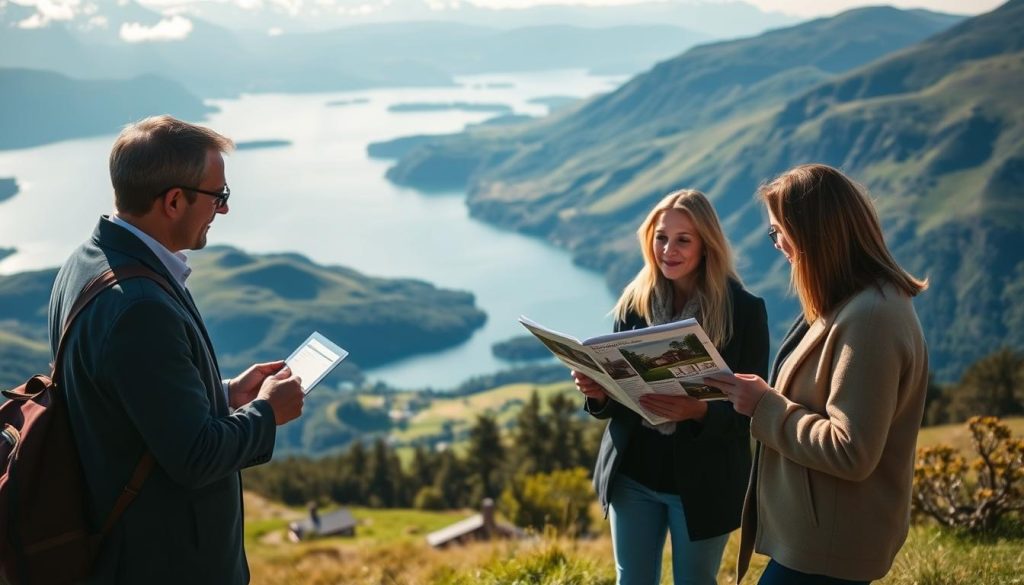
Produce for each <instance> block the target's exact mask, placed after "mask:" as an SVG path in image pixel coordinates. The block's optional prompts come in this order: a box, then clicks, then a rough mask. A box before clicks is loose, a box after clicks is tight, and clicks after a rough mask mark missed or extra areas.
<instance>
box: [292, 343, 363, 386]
mask: <svg viewBox="0 0 1024 585" xmlns="http://www.w3.org/2000/svg"><path fill="white" fill-rule="evenodd" d="M347 356H348V352H347V351H345V350H344V349H342V348H341V347H339V346H338V345H337V344H335V343H334V342H333V341H331V340H330V339H327V338H326V337H324V336H323V335H321V334H320V333H319V332H317V331H314V332H313V333H312V334H310V336H309V337H307V338H306V340H305V341H303V342H302V343H301V344H300V345H299V347H297V348H296V349H295V351H293V352H292V355H290V356H288V359H286V360H285V363H286V364H287V365H288V367H289V368H291V371H292V373H293V374H295V375H297V376H298V377H299V378H300V379H301V380H302V392H303V394H309V392H310V390H312V389H313V388H314V387H315V386H316V385H317V384H319V383H320V381H321V380H323V379H324V377H326V376H327V374H329V373H331V370H333V369H334V368H336V367H337V366H338V364H340V363H341V360H343V359H345V357H347Z"/></svg>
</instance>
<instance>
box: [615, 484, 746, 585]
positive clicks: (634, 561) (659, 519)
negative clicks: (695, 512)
mask: <svg viewBox="0 0 1024 585" xmlns="http://www.w3.org/2000/svg"><path fill="white" fill-rule="evenodd" d="M608 504H609V505H608V508H609V512H608V517H609V519H610V520H611V525H612V547H613V548H614V550H615V574H616V575H617V576H618V584H619V585H657V584H658V582H659V581H660V580H661V554H662V551H663V550H664V549H665V535H666V534H668V533H669V532H671V533H672V579H673V581H674V583H675V585H716V584H717V583H718V580H717V575H718V566H719V565H720V564H721V563H722V553H723V551H724V550H725V543H726V541H727V540H729V535H728V534H723V535H722V536H716V537H714V538H707V539H704V540H697V541H691V540H690V537H689V535H688V534H687V531H686V514H685V513H684V512H683V503H682V502H681V501H680V500H679V495H678V494H666V493H662V492H656V491H654V490H652V489H650V488H648V487H646V486H644V485H643V484H641V483H639V482H637V481H634V480H632V479H630V478H628V477H626V476H625V475H622V474H618V475H616V477H615V480H614V482H613V485H612V489H611V498H610V501H609V502H608Z"/></svg>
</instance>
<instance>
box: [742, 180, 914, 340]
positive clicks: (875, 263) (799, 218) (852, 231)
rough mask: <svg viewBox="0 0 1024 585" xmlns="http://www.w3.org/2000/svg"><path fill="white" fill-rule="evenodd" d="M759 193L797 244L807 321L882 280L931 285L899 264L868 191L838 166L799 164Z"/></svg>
mask: <svg viewBox="0 0 1024 585" xmlns="http://www.w3.org/2000/svg"><path fill="white" fill-rule="evenodd" d="M758 195H759V197H760V198H761V200H762V201H763V202H764V204H765V206H766V207H767V208H768V209H769V210H771V212H772V215H774V216H775V218H776V220H778V221H779V222H780V223H781V224H782V225H781V226H779V227H781V228H782V231H783V232H784V236H785V238H786V240H787V241H788V242H790V243H791V244H792V246H793V248H794V251H795V253H794V256H793V272H792V285H793V288H794V289H795V290H796V292H797V295H798V296H799V298H800V305H801V306H802V308H803V312H804V318H806V319H807V321H808V322H811V321H814V320H815V319H817V318H818V317H819V316H821V315H825V314H828V313H829V312H830V311H831V310H832V309H834V308H835V307H836V306H837V305H838V304H839V303H841V302H842V301H844V300H846V299H848V298H849V297H851V296H853V295H854V294H855V293H857V292H859V291H860V290H862V289H864V288H865V287H867V286H871V285H878V284H880V283H881V282H888V283H891V284H892V285H893V286H895V287H896V288H898V289H900V290H901V291H903V292H904V293H906V294H907V295H908V296H911V297H913V296H916V295H917V294H918V293H920V292H921V291H923V290H924V289H926V288H928V280H927V279H923V280H922V279H918V278H916V277H914V276H912V275H911V274H910V273H908V272H907V271H906V270H904V269H903V268H901V267H900V265H899V264H897V263H896V260H895V259H894V258H893V256H892V253H891V252H890V251H889V248H888V247H887V246H886V245H885V237H884V236H883V235H882V226H881V223H880V222H879V221H878V214H877V213H876V211H875V206H874V205H873V204H872V203H871V199H870V198H869V197H868V194H867V190H866V189H865V188H864V187H863V186H861V185H859V184H858V183H856V182H854V181H853V180H851V179H850V178H849V177H847V176H846V175H844V174H843V173H842V172H840V171H839V170H837V169H834V168H832V167H830V166H827V165H822V164H808V165H801V166H798V167H795V168H793V169H790V170H788V171H786V172H785V173H783V174H782V175H780V176H779V177H777V178H776V179H775V180H773V181H771V182H770V183H768V184H766V185H763V186H761V188H760V189H758Z"/></svg>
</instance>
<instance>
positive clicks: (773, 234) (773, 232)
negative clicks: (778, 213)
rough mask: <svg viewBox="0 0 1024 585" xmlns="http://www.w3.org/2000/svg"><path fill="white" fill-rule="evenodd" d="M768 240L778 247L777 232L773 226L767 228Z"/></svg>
mask: <svg viewBox="0 0 1024 585" xmlns="http://www.w3.org/2000/svg"><path fill="white" fill-rule="evenodd" d="M768 238H769V239H771V241H772V244H776V245H778V243H779V230H778V228H776V227H775V226H771V227H770V228H768Z"/></svg>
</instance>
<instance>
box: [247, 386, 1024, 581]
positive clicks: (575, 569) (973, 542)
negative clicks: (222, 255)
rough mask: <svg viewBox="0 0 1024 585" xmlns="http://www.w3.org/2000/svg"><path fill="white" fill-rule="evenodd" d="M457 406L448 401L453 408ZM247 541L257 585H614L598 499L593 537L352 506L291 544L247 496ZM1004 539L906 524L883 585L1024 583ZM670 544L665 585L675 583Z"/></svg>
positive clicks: (281, 516) (294, 511)
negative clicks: (504, 529) (501, 537)
mask: <svg viewBox="0 0 1024 585" xmlns="http://www.w3.org/2000/svg"><path fill="white" fill-rule="evenodd" d="M450 406H451V407H453V408H454V405H450ZM1004 422H1005V423H1006V424H1008V425H1009V426H1010V428H1011V429H1012V431H1013V434H1014V435H1016V436H1020V435H1024V418H1015V419H1006V420H1005V421H1004ZM937 443H947V444H951V445H954V446H957V447H959V448H964V447H966V446H967V445H968V443H969V439H968V437H967V431H966V425H964V424H956V425H947V426H939V427H931V428H926V429H924V430H922V432H921V437H920V439H919V444H920V445H922V446H925V445H934V444H937ZM245 505H246V547H247V551H248V554H249V564H250V568H251V570H252V583H253V584H254V585H286V584H288V585H290V584H293V583H308V584H310V585H328V584H342V583H343V584H352V585H470V584H478V583H479V584H485V585H486V584H491V585H499V584H510V585H527V584H531V585H532V584H536V585H563V584H564V585H613V584H614V582H615V566H614V562H613V560H612V545H611V538H610V536H609V534H608V524H607V522H606V521H604V520H602V519H601V516H600V511H599V509H598V508H597V506H596V503H595V504H594V505H593V506H592V514H594V517H595V519H597V520H598V521H597V522H596V523H595V526H596V527H597V529H598V530H599V532H600V533H599V534H598V535H597V536H595V537H593V538H587V539H569V538H560V537H556V536H554V535H553V534H542V535H536V536H535V537H534V538H532V539H529V540H525V541H518V542H492V543H476V544H471V545H468V546H457V547H453V548H449V549H446V550H434V549H432V548H431V547H430V546H428V545H427V543H426V535H427V534H428V533H429V532H431V531H434V530H437V529H439V528H442V527H444V526H447V525H449V524H452V523H454V522H456V521H458V520H461V519H463V518H466V517H467V516H469V515H470V514H472V513H473V511H472V510H463V511H444V512H426V511H419V510H404V509H403V510H394V509H383V510H382V509H370V508H361V507H355V508H352V513H353V515H354V516H355V518H356V519H357V520H358V522H359V526H358V528H357V529H356V536H355V537H354V538H326V539H320V540H315V541H311V542H302V543H292V542H290V541H289V540H288V539H287V536H286V531H287V525H288V522H289V521H290V520H293V519H297V518H301V517H302V516H303V515H304V514H305V513H306V512H305V510H304V509H301V508H287V507H285V506H282V505H279V504H276V503H273V502H269V501H267V500H265V499H263V498H261V497H259V496H256V495H254V494H250V493H247V494H246V501H245ZM1010 532H1011V533H1010V534H1007V535H1004V536H1000V537H987V538H978V537H970V536H965V535H959V534H956V533H953V532H950V531H947V530H942V529H940V528H938V527H936V526H933V525H930V524H927V523H924V524H921V525H916V526H914V527H913V528H912V529H911V532H910V535H909V537H908V539H907V543H906V544H905V545H904V547H903V549H902V550H901V551H900V553H899V555H898V556H897V558H896V561H895V563H894V565H893V568H892V570H891V571H890V573H889V575H888V576H886V577H885V578H884V579H882V580H880V581H877V583H878V584H880V585H960V584H966V583H970V584H975V585H1013V584H1021V585H1024V573H1022V572H1021V570H1020V568H1021V567H1024V530H1015V531H1010ZM738 540H739V534H738V533H733V534H732V535H731V537H730V539H729V543H728V545H727V547H726V551H725V560H724V562H723V563H722V567H721V570H720V572H719V576H718V580H719V583H723V584H724V583H735V578H736V575H735V572H734V560H735V558H736V552H737V549H738ZM766 562H767V559H766V558H765V557H762V556H759V555H755V557H754V561H753V564H752V567H751V571H750V573H749V574H748V575H747V577H746V578H745V579H744V580H743V584H744V585H751V584H754V583H756V582H757V578H758V576H759V575H760V573H761V571H762V570H763V568H764V565H765V563H766ZM670 564H671V558H670V555H669V550H668V548H667V547H666V550H665V557H664V568H663V571H662V581H661V582H662V584H663V585H670V584H671V570H670Z"/></svg>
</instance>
